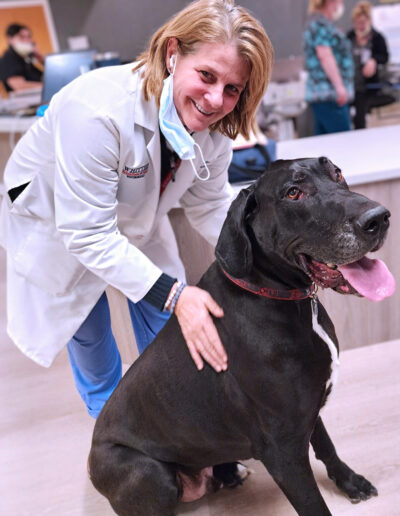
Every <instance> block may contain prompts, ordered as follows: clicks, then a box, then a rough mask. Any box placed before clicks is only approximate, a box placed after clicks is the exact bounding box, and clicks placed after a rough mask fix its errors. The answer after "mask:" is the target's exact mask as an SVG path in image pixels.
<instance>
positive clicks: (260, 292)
mask: <svg viewBox="0 0 400 516" xmlns="http://www.w3.org/2000/svg"><path fill="white" fill-rule="evenodd" d="M222 272H223V273H224V274H225V276H226V277H227V278H229V279H230V280H231V281H232V282H233V283H234V284H235V285H237V286H238V287H240V288H242V289H243V290H247V291H248V292H251V293H252V294H256V295H257V296H263V297H268V298H270V299H279V300H280V301H300V300H302V299H307V298H308V297H312V296H313V294H314V293H315V292H316V288H315V284H314V283H313V284H312V285H311V287H309V288H303V289H293V290H277V289H275V288H269V287H257V286H255V285H252V284H251V283H248V282H247V281H244V280H241V279H238V278H234V277H233V276H231V275H230V274H228V273H227V272H226V271H225V270H224V269H222Z"/></svg>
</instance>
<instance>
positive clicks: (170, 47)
mask: <svg viewBox="0 0 400 516" xmlns="http://www.w3.org/2000/svg"><path fill="white" fill-rule="evenodd" d="M177 53H178V40H177V39H176V38H169V40H168V43H167V53H166V55H165V66H166V68H167V70H168V72H169V73H171V72H172V71H173V69H174V66H175V64H174V60H175V62H176V54H177ZM173 56H175V57H173Z"/></svg>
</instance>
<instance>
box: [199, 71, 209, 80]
mask: <svg viewBox="0 0 400 516" xmlns="http://www.w3.org/2000/svg"><path fill="white" fill-rule="evenodd" d="M200 73H201V75H202V76H203V77H204V78H205V79H208V80H209V79H211V74H210V73H209V72H206V71H205V70H201V72H200Z"/></svg>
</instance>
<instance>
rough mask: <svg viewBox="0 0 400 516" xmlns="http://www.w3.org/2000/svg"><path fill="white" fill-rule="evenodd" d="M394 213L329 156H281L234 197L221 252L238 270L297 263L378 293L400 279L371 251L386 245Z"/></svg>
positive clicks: (301, 269)
mask: <svg viewBox="0 0 400 516" xmlns="http://www.w3.org/2000/svg"><path fill="white" fill-rule="evenodd" d="M389 217H390V213H389V211H388V210H387V209H386V208H384V207H383V206H381V205H380V204H378V203H377V202H374V201H371V200H370V199H368V198H366V197H364V196H362V195H360V194H357V193H355V192H351V191H350V190H349V188H348V186H347V184H346V181H345V180H344V178H343V176H342V173H341V171H340V169H339V168H338V167H337V166H335V165H334V164H333V163H332V162H331V161H329V160H328V159H327V158H324V157H321V158H318V159H317V158H307V159H297V160H279V161H276V162H275V163H273V165H272V167H271V168H270V170H269V171H268V172H266V173H265V174H263V175H262V176H261V177H260V178H259V179H258V180H257V181H256V182H255V183H254V184H253V185H252V186H251V187H249V188H247V189H244V190H242V191H241V192H240V193H239V195H238V197H237V198H236V199H235V201H234V202H233V203H232V205H231V208H230V210H229V212H228V215H227V218H226V221H225V223H224V226H223V228H222V231H221V235H220V238H219V240H218V244H217V247H216V258H217V261H218V262H219V263H220V265H221V266H222V267H223V268H224V269H225V270H226V271H227V272H228V273H229V274H231V275H232V276H235V277H237V278H243V277H245V276H248V275H249V274H251V272H252V270H253V268H254V267H258V268H261V269H263V270H264V271H268V270H271V267H272V270H273V275H274V277H276V276H277V273H279V270H281V271H282V272H283V273H285V271H286V272H287V271H288V270H289V271H295V276H294V277H297V278H302V280H303V281H305V282H307V281H308V283H310V282H315V283H316V284H317V285H319V286H321V287H324V288H328V287H329V288H333V289H335V290H337V291H338V292H340V293H351V294H358V295H362V296H366V297H368V298H370V299H373V300H376V301H377V300H379V299H383V298H384V297H386V296H388V295H391V294H392V293H393V291H394V279H393V277H392V275H391V274H390V272H389V271H388V270H387V268H386V266H385V264H384V263H383V262H381V261H380V260H371V259H369V258H367V257H366V256H365V255H366V254H367V253H369V252H374V251H376V250H378V249H379V248H380V247H381V246H382V244H383V242H384V239H385V236H386V233H387V230H388V228H389ZM296 274H297V276H296Z"/></svg>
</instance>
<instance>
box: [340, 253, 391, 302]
mask: <svg viewBox="0 0 400 516" xmlns="http://www.w3.org/2000/svg"><path fill="white" fill-rule="evenodd" d="M338 268H339V270H340V272H341V273H342V275H343V277H344V278H345V280H346V281H348V282H349V283H350V285H351V286H352V287H353V288H355V289H356V290H357V292H358V293H359V294H361V295H362V296H365V297H366V298H368V299H370V300H371V301H381V300H382V299H384V298H385V297H389V296H391V295H392V294H393V292H394V291H395V288H396V283H395V280H394V277H393V276H392V273H391V272H390V271H389V269H388V268H387V267H386V265H385V263H384V262H382V260H370V259H369V258H367V257H366V256H364V258H361V260H358V262H354V263H349V264H348V265H340V266H339V267H338Z"/></svg>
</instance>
